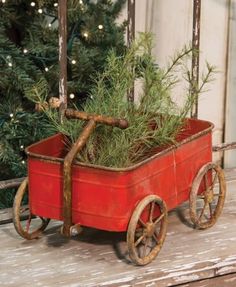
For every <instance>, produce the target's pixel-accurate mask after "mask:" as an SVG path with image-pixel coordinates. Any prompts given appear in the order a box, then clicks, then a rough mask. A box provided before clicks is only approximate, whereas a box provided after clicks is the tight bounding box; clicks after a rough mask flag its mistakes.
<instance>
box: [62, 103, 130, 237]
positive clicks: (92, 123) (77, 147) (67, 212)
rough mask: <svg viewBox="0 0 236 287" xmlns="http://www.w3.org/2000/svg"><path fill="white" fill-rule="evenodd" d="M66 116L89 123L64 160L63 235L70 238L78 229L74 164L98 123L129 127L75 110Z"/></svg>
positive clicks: (66, 110) (115, 120) (120, 121)
mask: <svg viewBox="0 0 236 287" xmlns="http://www.w3.org/2000/svg"><path fill="white" fill-rule="evenodd" d="M64 115H65V116H66V117H67V118H69V119H81V120H85V121H87V124H86V125H85V127H84V129H83V131H82V132H81V134H80V136H79V138H78V139H77V140H76V142H75V143H74V144H73V145H72V147H71V150H70V151H69V152H68V154H67V155H66V157H65V159H64V164H63V219H64V225H63V227H62V233H63V234H64V235H65V236H67V237H69V236H71V234H73V233H74V230H73V228H75V229H78V226H79V225H78V224H77V226H76V227H75V226H73V225H72V164H73V161H74V159H75V157H76V155H77V154H78V152H80V151H81V150H82V148H83V147H84V146H85V144H86V142H87V140H88V138H89V136H90V135H91V133H92V132H93V130H94V129H95V127H96V123H102V124H106V125H110V126H115V127H118V128H121V129H126V128H127V127H128V122H127V121H126V120H124V119H116V118H112V117H107V116H102V115H95V114H88V113H85V112H80V111H77V110H73V109H65V111H64Z"/></svg>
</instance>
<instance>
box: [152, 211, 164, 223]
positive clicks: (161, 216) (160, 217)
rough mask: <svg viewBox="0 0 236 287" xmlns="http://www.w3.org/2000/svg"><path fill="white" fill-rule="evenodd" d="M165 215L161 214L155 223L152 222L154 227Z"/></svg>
mask: <svg viewBox="0 0 236 287" xmlns="http://www.w3.org/2000/svg"><path fill="white" fill-rule="evenodd" d="M164 216H165V214H164V213H162V214H161V215H160V216H159V217H158V218H157V219H156V220H155V221H154V225H157V224H158V223H159V222H160V221H161V220H162V219H163V218H164Z"/></svg>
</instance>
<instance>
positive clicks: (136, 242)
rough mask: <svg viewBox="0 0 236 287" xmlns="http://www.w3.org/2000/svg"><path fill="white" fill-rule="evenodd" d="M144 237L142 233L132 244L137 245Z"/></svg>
mask: <svg viewBox="0 0 236 287" xmlns="http://www.w3.org/2000/svg"><path fill="white" fill-rule="evenodd" d="M144 238H145V236H144V235H142V236H140V237H139V239H137V240H136V241H135V243H134V246H135V247H137V246H138V245H139V244H140V243H141V242H142V240H143V239H144Z"/></svg>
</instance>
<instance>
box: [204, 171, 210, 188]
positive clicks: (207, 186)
mask: <svg viewBox="0 0 236 287" xmlns="http://www.w3.org/2000/svg"><path fill="white" fill-rule="evenodd" d="M204 181H205V187H206V190H207V189H208V188H209V183H208V173H205V175H204Z"/></svg>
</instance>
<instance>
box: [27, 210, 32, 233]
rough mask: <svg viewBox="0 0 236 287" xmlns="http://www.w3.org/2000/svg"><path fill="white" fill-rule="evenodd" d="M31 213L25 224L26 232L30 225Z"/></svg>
mask: <svg viewBox="0 0 236 287" xmlns="http://www.w3.org/2000/svg"><path fill="white" fill-rule="evenodd" d="M31 219H32V217H31V213H30V214H29V218H28V220H27V223H26V231H27V232H29V229H30V223H31Z"/></svg>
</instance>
